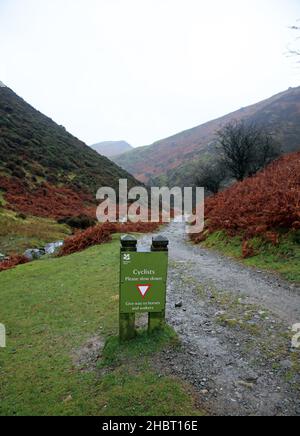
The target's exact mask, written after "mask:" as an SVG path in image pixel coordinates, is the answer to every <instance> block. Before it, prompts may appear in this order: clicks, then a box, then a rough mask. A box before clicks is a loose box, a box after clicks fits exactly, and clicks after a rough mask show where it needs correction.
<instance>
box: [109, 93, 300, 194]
mask: <svg viewBox="0 0 300 436" xmlns="http://www.w3.org/2000/svg"><path fill="white" fill-rule="evenodd" d="M242 119H244V120H249V121H254V122H257V123H259V124H262V125H264V126H267V127H268V129H269V130H270V131H271V132H272V133H274V134H275V135H276V137H277V139H278V141H279V142H280V144H281V146H282V150H283V152H293V151H297V150H299V143H300V141H299V138H300V87H299V88H291V89H289V90H287V91H285V92H282V93H280V94H278V95H275V96H273V97H271V98H270V99H268V100H264V101H262V102H260V103H257V104H254V105H252V106H249V107H246V108H242V109H240V110H238V111H236V112H233V113H231V114H228V115H226V116H224V117H222V118H219V119H217V120H213V121H210V122H208V123H205V124H203V125H201V126H198V127H195V128H193V129H190V130H187V131H185V132H182V133H179V134H177V135H175V136H172V137H170V138H167V139H164V140H161V141H158V142H156V143H154V144H153V145H150V146H146V147H141V148H138V149H134V150H133V151H130V152H128V153H125V154H123V155H121V156H118V157H117V158H115V159H114V161H115V162H116V163H117V164H118V165H120V166H122V167H123V168H125V169H126V170H127V171H129V172H130V173H132V174H134V176H135V177H136V178H137V179H138V180H141V181H143V182H148V183H149V182H150V183H158V184H165V183H166V184H169V185H170V186H177V185H179V186H188V185H190V184H192V183H193V178H194V175H195V173H196V171H197V167H198V163H199V160H200V159H201V160H203V159H209V158H210V157H211V156H212V155H213V154H214V153H216V148H215V134H216V131H218V130H219V129H220V128H221V127H222V126H224V125H225V124H226V123H228V122H230V121H233V120H242Z"/></svg>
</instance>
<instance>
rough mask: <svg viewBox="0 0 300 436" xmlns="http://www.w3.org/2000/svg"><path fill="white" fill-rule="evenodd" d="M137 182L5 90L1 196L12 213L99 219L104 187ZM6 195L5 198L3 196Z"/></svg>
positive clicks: (1, 96) (0, 98)
mask: <svg viewBox="0 0 300 436" xmlns="http://www.w3.org/2000/svg"><path fill="white" fill-rule="evenodd" d="M120 178H127V179H128V181H129V185H131V186H135V185H136V184H137V183H138V182H137V181H136V180H135V179H134V178H133V177H132V176H131V175H129V174H128V173H127V172H126V171H124V170H122V169H121V168H119V167H118V166H117V165H115V164H114V163H113V162H111V161H110V160H109V159H107V158H106V157H103V156H100V155H99V154H98V153H97V152H96V151H94V150H92V149H91V148H90V147H88V146H87V145H86V144H84V143H83V142H82V141H80V140H78V139H77V138H75V137H74V136H72V135H71V134H69V133H68V132H67V131H66V130H65V128H64V127H62V126H58V125H57V124H56V123H55V122H53V121H52V120H51V119H50V118H48V117H46V116H45V115H43V114H42V113H40V112H38V111H37V110H35V109H34V108H33V107H31V106H30V105H29V104H28V103H26V102H25V101H24V100H23V99H22V98H20V97H19V96H17V95H16V94H15V93H14V92H13V91H12V90H11V89H9V88H7V87H5V86H3V85H2V86H1V87H0V196H1V195H2V196H3V197H4V202H7V203H8V205H7V207H9V208H12V209H14V210H17V211H20V212H25V213H29V214H32V215H38V216H45V217H50V216H51V217H55V218H57V217H62V216H67V215H76V214H77V215H78V214H79V213H87V214H92V215H95V206H94V202H95V194H96V191H97V189H98V188H99V187H101V186H110V187H114V188H116V187H117V186H118V181H119V179H120ZM1 191H2V194H1Z"/></svg>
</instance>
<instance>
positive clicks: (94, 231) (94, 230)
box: [59, 223, 159, 256]
mask: <svg viewBox="0 0 300 436" xmlns="http://www.w3.org/2000/svg"><path fill="white" fill-rule="evenodd" d="M158 227H159V224H156V223H155V224H154V223H137V224H133V223H127V224H113V223H105V224H98V225H96V226H94V227H90V228H89V229H87V230H85V231H83V232H79V233H77V234H76V235H74V236H71V237H70V238H67V239H66V240H65V243H64V245H63V247H62V248H61V250H60V252H59V256H67V255H69V254H73V253H76V252H78V251H83V250H85V249H87V248H89V247H92V246H94V245H100V244H103V243H105V242H108V241H110V240H111V235H112V234H114V233H151V232H154V231H155V230H157V229H158Z"/></svg>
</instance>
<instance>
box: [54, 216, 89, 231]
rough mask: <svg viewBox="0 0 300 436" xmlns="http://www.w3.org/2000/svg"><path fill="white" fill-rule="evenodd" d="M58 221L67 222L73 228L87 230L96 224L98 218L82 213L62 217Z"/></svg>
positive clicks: (60, 222) (59, 222)
mask: <svg viewBox="0 0 300 436" xmlns="http://www.w3.org/2000/svg"><path fill="white" fill-rule="evenodd" d="M57 222H58V224H67V225H68V226H70V227H72V228H73V229H81V230H85V229H88V228H89V227H92V226H94V225H95V224H96V219H93V218H91V217H89V216H87V215H80V216H74V217H66V218H61V219H59V220H58V221H57Z"/></svg>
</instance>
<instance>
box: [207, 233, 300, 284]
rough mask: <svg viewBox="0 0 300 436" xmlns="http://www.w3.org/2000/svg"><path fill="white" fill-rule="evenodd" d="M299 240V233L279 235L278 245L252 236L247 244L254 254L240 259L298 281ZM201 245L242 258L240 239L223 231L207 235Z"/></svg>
mask: <svg viewBox="0 0 300 436" xmlns="http://www.w3.org/2000/svg"><path fill="white" fill-rule="evenodd" d="M299 242H300V236H299V233H294V234H292V233H291V234H285V235H281V237H280V241H279V244H278V245H273V244H271V243H268V242H265V241H264V240H262V239H261V238H254V239H252V240H250V241H249V244H250V245H251V246H252V247H253V249H254V252H255V255H254V256H253V257H250V258H248V259H243V260H242V261H243V263H245V264H246V265H248V266H252V267H255V268H259V269H265V270H268V271H275V272H277V273H279V274H281V275H282V277H283V278H285V279H287V280H290V281H292V282H296V283H300V244H299ZM202 246H204V247H206V248H213V249H216V250H218V251H220V252H221V253H223V254H225V255H227V256H231V257H234V258H237V259H242V239H241V238H239V237H234V238H230V237H228V236H227V235H226V233H225V232H216V233H213V234H211V235H209V236H208V237H207V239H206V241H205V242H203V243H202Z"/></svg>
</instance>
